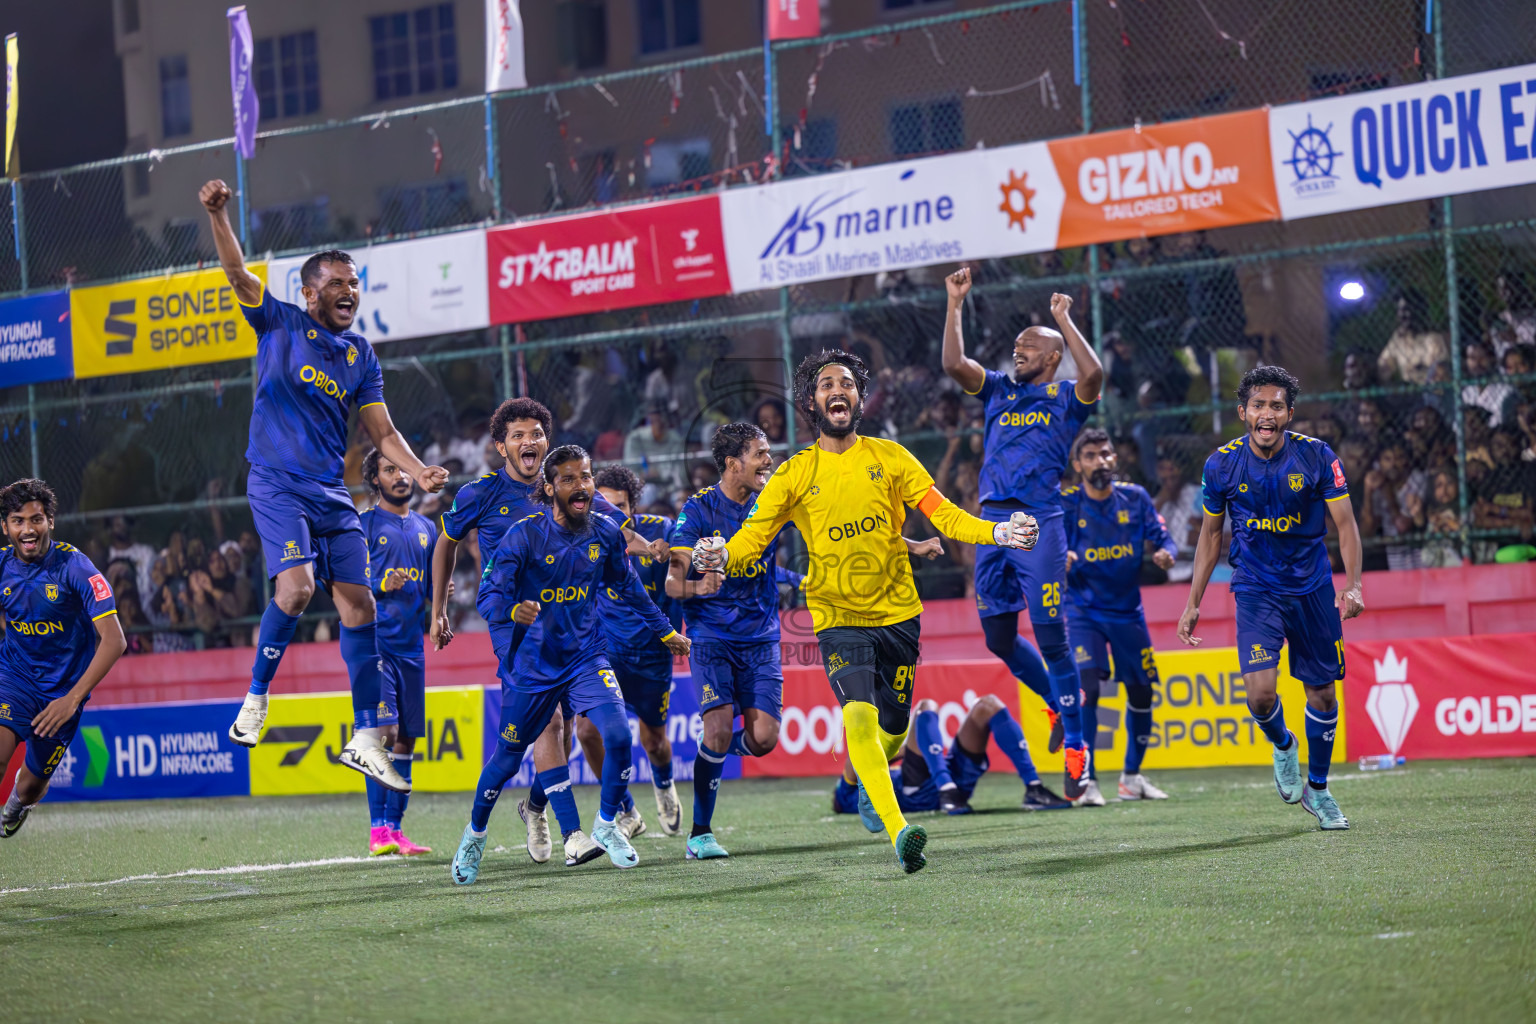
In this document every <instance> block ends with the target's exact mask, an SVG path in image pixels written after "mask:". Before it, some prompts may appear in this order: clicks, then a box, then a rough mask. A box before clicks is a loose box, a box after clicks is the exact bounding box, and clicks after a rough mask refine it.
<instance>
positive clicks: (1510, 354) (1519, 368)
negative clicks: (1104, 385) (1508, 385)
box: [1499, 345, 1536, 402]
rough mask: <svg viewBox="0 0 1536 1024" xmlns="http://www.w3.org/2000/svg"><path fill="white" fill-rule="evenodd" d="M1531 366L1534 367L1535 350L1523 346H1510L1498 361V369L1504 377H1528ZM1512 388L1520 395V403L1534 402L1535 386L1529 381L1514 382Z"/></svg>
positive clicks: (1535, 396)
mask: <svg viewBox="0 0 1536 1024" xmlns="http://www.w3.org/2000/svg"><path fill="white" fill-rule="evenodd" d="M1532 366H1536V348H1530V347H1528V346H1525V345H1514V346H1511V347H1510V348H1509V349H1507V350H1506V351H1505V352H1504V358H1503V359H1501V360H1500V361H1499V369H1501V370H1503V371H1504V376H1506V377H1529V375H1530V372H1531V367H1532ZM1512 386H1513V387H1514V389H1515V390H1516V391H1518V392H1519V393H1520V400H1521V401H1526V402H1530V401H1536V384H1532V382H1531V381H1530V380H1525V381H1524V382H1523V383H1522V382H1516V383H1515V384H1513V385H1512Z"/></svg>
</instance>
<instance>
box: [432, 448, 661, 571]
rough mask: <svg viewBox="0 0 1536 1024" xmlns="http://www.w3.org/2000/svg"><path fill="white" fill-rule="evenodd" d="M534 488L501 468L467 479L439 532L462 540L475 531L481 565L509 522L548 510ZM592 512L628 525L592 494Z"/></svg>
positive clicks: (627, 522)
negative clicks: (441, 530) (473, 478)
mask: <svg viewBox="0 0 1536 1024" xmlns="http://www.w3.org/2000/svg"><path fill="white" fill-rule="evenodd" d="M538 486H539V484H538V483H537V482H535V483H531V484H525V483H523V482H522V481H520V480H514V479H512V477H511V476H509V475H508V474H507V471H506V470H505V469H498V470H497V471H496V472H494V473H487V474H485V475H484V476H482V477H480V478H478V479H476V480H471V481H470V482H469V483H467V484H465V485H464V486H463V487H460V488H459V491H458V493H457V494H455V495H454V496H453V505H452V506H451V507H450V508H449V509H448V511H447V512H444V513H443V517H442V527H443V533H444V534H446V535H447V536H448V539H449V540H452V541H462V540H463V539H464V538H465V537H467V536H469V531H470V530H478V531H479V533H477V534H476V537H477V538H478V545H479V548H480V564H481V565H482V566H484V565H485V563H486V562H489V561H490V560H491V556H492V555H493V554H495V553H496V547H497V545H499V544H500V543H501V538H502V537H503V536H505V535H506V532H507V530H508V529H510V528H511V526H512V524H513V523H515V522H517V521H518V520H519V519H522V518H524V517H526V516H531V515H533V514H534V513H535V512H538V511H540V510H542V509H545V508H547V507H548V506H546V505H541V504H540V503H539V498H538V491H537V489H536V488H537V487H538ZM592 511H593V512H601V513H602V514H603V515H605V516H607V517H608V518H609V519H612V520H613V521H614V522H616V523H618V524H619V525H620V526H631V525H632V524H631V523H630V521H629V520H628V518H626V517H625V515H624V514H623V513H622V512H620V511H619V510H618V509H616V508H614V507H613V503H612V502H610V501H609V500H608V499H607V498H605V497H603V496H602V494H600V493H597V492H595V491H594V492H593V494H592Z"/></svg>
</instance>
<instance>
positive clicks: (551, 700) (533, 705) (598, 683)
mask: <svg viewBox="0 0 1536 1024" xmlns="http://www.w3.org/2000/svg"><path fill="white" fill-rule="evenodd" d="M501 678H502V682H501V728H500V731H499V734H498V735H499V736H500V738H501V742H502V744H503V745H504V746H505V747H506V748H507V749H509V750H512V751H522V750H526V749H528V748H529V747H531V746H533V741H534V740H536V739H538V738H539V736H540V734H542V733H543V732H544V728H545V726H547V725H549V720H550V719H551V718H553V717H554V716H555V708H556V707H559V708H561V709H562V710H563V711H564V713H565V716H566V718H567V719H569V718H572V717H574V716H576V715H584V714H586V713H587V712H588V711H590V710H591V709H592V708H595V707H598V706H599V705H602V704H612V705H614V707H616V708H618V709H619V711H620V712H622V711H623V710H624V697H623V694H621V693H620V692H619V680H618V677H617V676H615V675H614V674H613V669H611V668H609V667H608V659H607V658H605V657H603V656H602V655H598V656H597V657H595V658H590V659H588V660H586V661H583V662H581V663H580V664H578V665H575V666H572V668H571V669H570V670H569V671H568V672H566V673H565V675H563V676H562V677H561V678H560V680H559V681H558V682H556V683H555V684H554V685H552V686H551V685H547V684H541V685H540V686H539V687H538V688H537V689H531V688H527V687H523V686H520V685H518V684H517V683H515V682H508V679H507V673H505V672H503V673H502V677H501Z"/></svg>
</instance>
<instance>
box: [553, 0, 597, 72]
mask: <svg viewBox="0 0 1536 1024" xmlns="http://www.w3.org/2000/svg"><path fill="white" fill-rule="evenodd" d="M556 17H557V23H558V24H557V33H558V35H559V43H560V63H561V64H563V65H564V66H566V67H571V68H575V69H576V70H577V71H590V70H591V69H593V68H600V67H602V66H603V65H605V64H607V63H608V11H607V8H606V7H605V6H604V5H603V4H602V2H601V0H566V2H565V3H563V4H561V5H560V7H559V8H558V10H557V14H556Z"/></svg>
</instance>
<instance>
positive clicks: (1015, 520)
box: [694, 512, 1040, 558]
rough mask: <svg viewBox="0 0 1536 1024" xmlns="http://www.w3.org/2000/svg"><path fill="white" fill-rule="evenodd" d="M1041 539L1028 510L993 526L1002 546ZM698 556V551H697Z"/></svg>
mask: <svg viewBox="0 0 1536 1024" xmlns="http://www.w3.org/2000/svg"><path fill="white" fill-rule="evenodd" d="M1039 539H1040V524H1039V523H1037V522H1035V517H1034V516H1032V515H1030V514H1029V513H1028V512H1015V513H1014V514H1013V515H1011V516H1009V517H1008V521H1007V522H1006V523H998V524H997V525H996V526H994V527H992V542H993V543H994V544H996V545H997V546H998V547H1000V548H1018V549H1020V550H1022V551H1033V550H1034V549H1035V542H1036V541H1038V540H1039ZM694 557H695V558H697V557H698V556H697V552H695V556H694Z"/></svg>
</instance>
